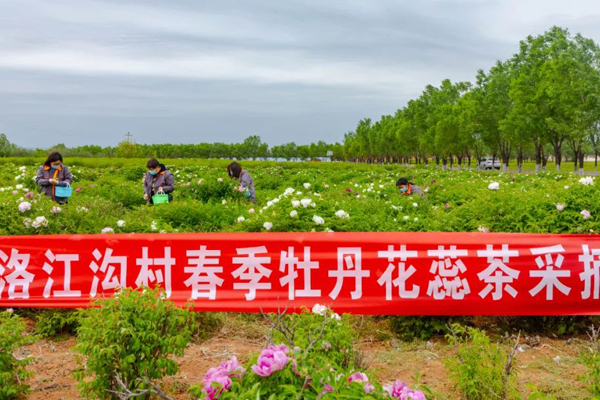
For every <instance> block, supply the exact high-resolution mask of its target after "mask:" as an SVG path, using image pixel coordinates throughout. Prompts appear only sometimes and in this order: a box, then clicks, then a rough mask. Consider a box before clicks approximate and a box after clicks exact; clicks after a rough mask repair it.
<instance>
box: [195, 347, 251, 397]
mask: <svg viewBox="0 0 600 400" xmlns="http://www.w3.org/2000/svg"><path fill="white" fill-rule="evenodd" d="M245 372H246V370H245V369H244V368H243V367H242V366H241V365H240V364H239V363H238V360H237V358H236V357H235V356H233V357H231V359H230V360H229V361H225V362H223V363H221V365H219V366H218V367H217V368H211V369H209V370H208V372H206V375H204V388H203V389H202V391H203V392H204V393H206V395H207V396H206V398H207V399H218V398H219V397H220V396H221V395H222V394H223V392H224V391H226V390H228V389H229V387H230V386H231V383H232V382H231V377H236V378H242V376H244V373H245Z"/></svg>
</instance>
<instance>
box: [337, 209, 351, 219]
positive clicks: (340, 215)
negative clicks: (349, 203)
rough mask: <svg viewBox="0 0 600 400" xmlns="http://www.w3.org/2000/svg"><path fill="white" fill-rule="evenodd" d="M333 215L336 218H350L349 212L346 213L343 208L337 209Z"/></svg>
mask: <svg viewBox="0 0 600 400" xmlns="http://www.w3.org/2000/svg"><path fill="white" fill-rule="evenodd" d="M335 215H336V216H337V217H338V218H342V219H346V218H350V214H348V213H347V212H346V211H344V210H339V211H337V212H336V213H335Z"/></svg>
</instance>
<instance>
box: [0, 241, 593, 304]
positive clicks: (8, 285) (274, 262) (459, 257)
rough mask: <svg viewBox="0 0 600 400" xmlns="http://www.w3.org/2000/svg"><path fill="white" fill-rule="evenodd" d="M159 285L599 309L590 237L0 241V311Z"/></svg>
mask: <svg viewBox="0 0 600 400" xmlns="http://www.w3.org/2000/svg"><path fill="white" fill-rule="evenodd" d="M156 284H160V285H161V286H162V287H164V288H165V290H166V294H167V296H168V297H169V298H170V299H171V300H172V301H174V302H175V303H176V304H179V305H183V304H184V303H186V302H187V301H188V300H193V303H194V307H195V309H196V310H204V311H236V312H258V311H260V310H261V309H262V310H263V311H277V310H283V309H285V308H287V309H288V310H289V311H298V310H300V308H301V307H309V308H311V307H312V306H313V305H314V304H316V303H319V304H323V305H328V306H331V307H332V308H333V309H334V310H335V311H336V312H338V313H346V312H349V313H356V314H399V315H600V236H593V235H534V234H492V233H433V232H428V233H206V234H202V233H199V234H195V233H194V234H128V235H125V234H122V235H121V234H119V235H115V234H109V235H51V236H8V237H2V238H0V307H59V308H75V307H86V306H88V304H89V301H90V299H91V298H93V297H98V296H107V295H112V294H114V293H115V291H118V290H119V288H120V287H138V286H142V285H146V286H154V285H156Z"/></svg>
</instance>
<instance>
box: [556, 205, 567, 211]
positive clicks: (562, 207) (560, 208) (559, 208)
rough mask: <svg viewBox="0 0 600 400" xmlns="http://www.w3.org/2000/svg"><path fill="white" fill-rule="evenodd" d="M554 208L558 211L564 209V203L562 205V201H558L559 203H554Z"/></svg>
mask: <svg viewBox="0 0 600 400" xmlns="http://www.w3.org/2000/svg"><path fill="white" fill-rule="evenodd" d="M556 209H557V210H558V211H562V210H564V209H565V205H564V203H559V204H557V205H556Z"/></svg>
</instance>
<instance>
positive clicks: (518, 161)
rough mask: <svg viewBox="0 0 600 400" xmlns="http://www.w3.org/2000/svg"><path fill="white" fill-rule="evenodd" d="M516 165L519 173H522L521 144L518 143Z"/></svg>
mask: <svg viewBox="0 0 600 400" xmlns="http://www.w3.org/2000/svg"><path fill="white" fill-rule="evenodd" d="M517 165H518V168H519V173H520V174H521V173H523V145H519V150H518V151H517Z"/></svg>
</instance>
